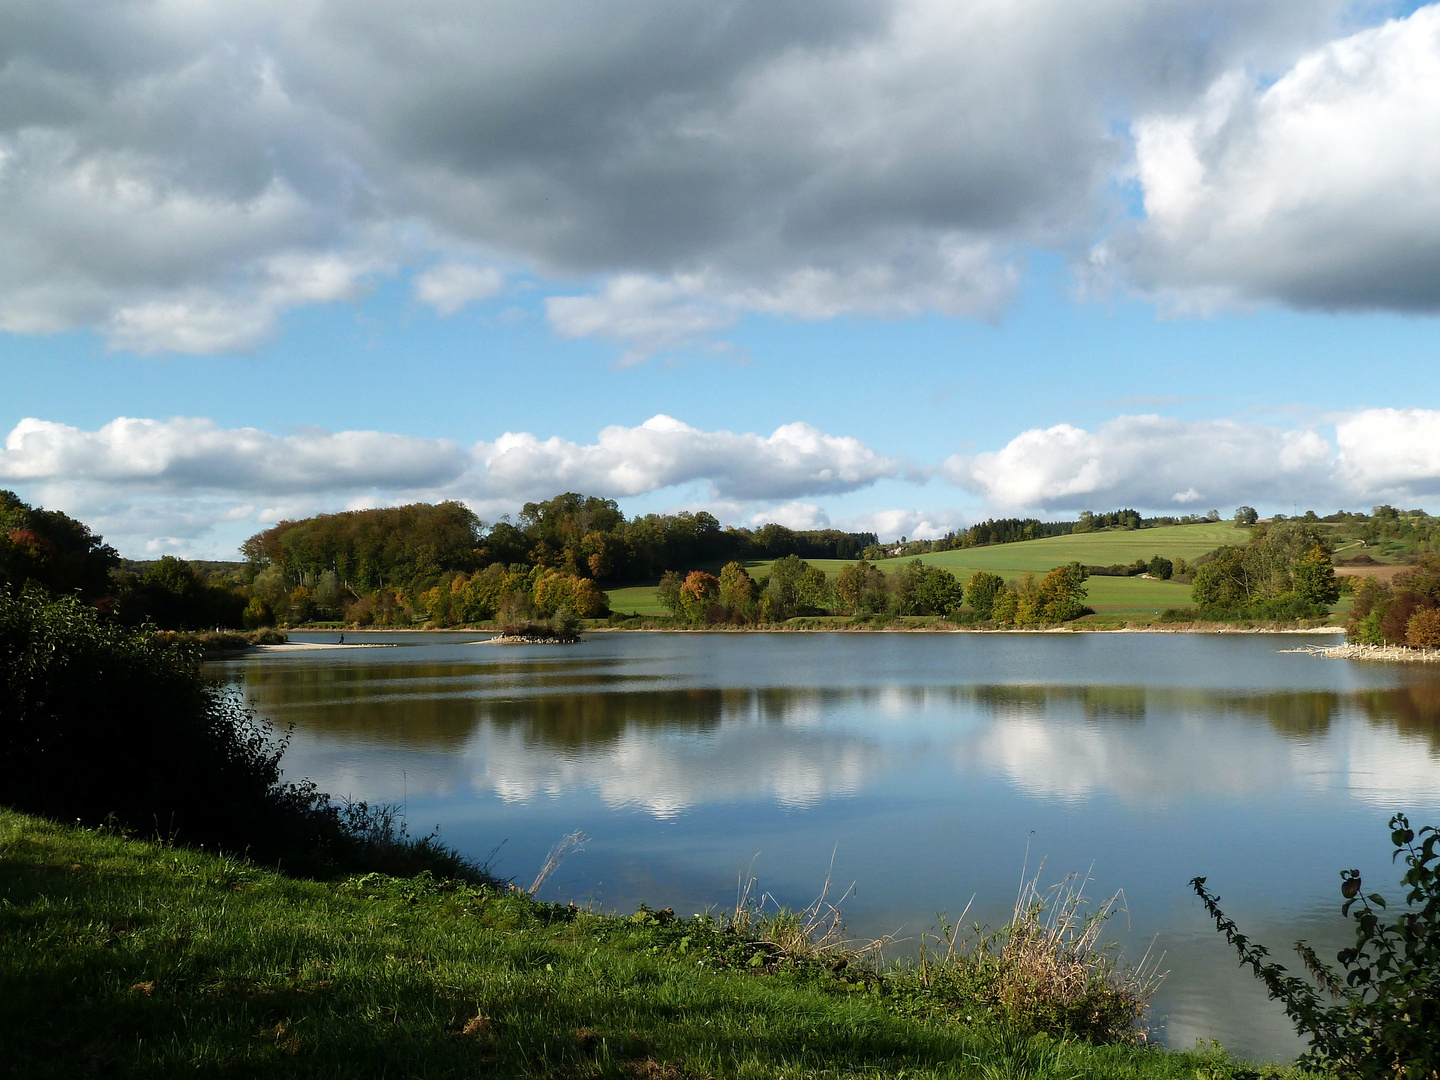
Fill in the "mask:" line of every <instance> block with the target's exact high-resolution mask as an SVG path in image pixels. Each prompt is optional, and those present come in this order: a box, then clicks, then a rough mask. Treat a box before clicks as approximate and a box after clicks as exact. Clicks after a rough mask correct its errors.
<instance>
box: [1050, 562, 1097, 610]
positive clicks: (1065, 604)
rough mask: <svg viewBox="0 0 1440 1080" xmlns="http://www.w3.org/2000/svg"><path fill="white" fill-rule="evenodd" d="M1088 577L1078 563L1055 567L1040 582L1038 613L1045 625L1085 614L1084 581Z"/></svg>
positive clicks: (1085, 592) (1085, 594)
mask: <svg viewBox="0 0 1440 1080" xmlns="http://www.w3.org/2000/svg"><path fill="white" fill-rule="evenodd" d="M1089 576H1090V575H1089V573H1088V572H1087V571H1086V570H1085V567H1083V566H1081V565H1080V564H1079V563H1078V562H1072V563H1068V564H1067V565H1065V566H1057V567H1055V569H1053V570H1051V571H1050V572H1049V573H1048V574H1046V575H1045V577H1044V578H1043V579H1041V581H1040V585H1039V588H1038V590H1037V591H1038V594H1039V604H1038V608H1039V613H1040V618H1041V620H1042V621H1044V622H1047V623H1062V622H1069V621H1070V620H1071V619H1078V618H1079V617H1080V616H1081V615H1084V614H1085V612H1086V608H1085V599H1086V596H1087V591H1086V588H1085V579H1086V578H1088V577H1089Z"/></svg>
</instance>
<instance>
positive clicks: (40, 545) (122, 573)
mask: <svg viewBox="0 0 1440 1080" xmlns="http://www.w3.org/2000/svg"><path fill="white" fill-rule="evenodd" d="M242 582H243V575H241V576H240V577H238V578H237V577H235V576H233V575H231V576H228V577H227V576H225V575H224V573H223V572H217V569H216V568H213V567H206V566H204V564H201V565H200V566H196V565H192V564H189V563H186V562H184V561H183V560H180V559H176V558H174V557H173V556H169V555H167V556H165V557H164V558H162V559H159V560H156V561H154V562H150V563H145V564H137V563H132V562H130V561H129V560H126V559H122V558H120V556H119V555H118V554H117V553H116V551H115V549H114V548H112V547H111V546H110V545H109V544H107V543H105V542H104V539H103V538H102V537H99V536H96V535H95V534H94V533H92V532H91V531H90V529H89V527H88V526H86V525H85V524H84V523H82V522H79V521H76V520H75V519H74V518H72V517H70V516H69V515H67V514H63V513H61V512H60V511H58V510H44V509H40V508H38V507H33V506H31V505H29V504H28V503H26V502H25V501H23V500H22V499H21V498H20V497H19V496H17V495H16V494H15V493H14V492H13V491H0V585H4V586H8V587H9V589H10V590H11V591H15V592H19V591H23V590H24V589H25V588H26V587H27V586H28V587H29V588H31V589H33V590H38V591H39V592H42V593H44V594H46V595H47V596H57V597H58V596H73V597H77V598H79V599H80V600H82V601H83V602H85V603H87V604H89V605H91V606H92V607H95V608H96V609H98V610H99V611H100V612H102V613H103V614H105V615H108V616H110V617H112V618H113V619H114V620H115V621H117V622H119V623H121V624H122V625H125V626H140V625H142V624H144V623H152V624H154V625H155V626H158V627H162V628H164V629H170V630H201V629H205V628H207V627H216V626H239V625H240V620H241V612H242V611H244V609H245V604H246V598H245V596H244V595H243V594H242V593H241V592H237V591H236V586H237V585H241V584H242Z"/></svg>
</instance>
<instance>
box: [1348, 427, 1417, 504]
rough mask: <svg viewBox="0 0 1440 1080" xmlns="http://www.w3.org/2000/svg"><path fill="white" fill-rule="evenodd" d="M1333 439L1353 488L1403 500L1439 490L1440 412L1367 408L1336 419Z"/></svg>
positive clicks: (1349, 483)
mask: <svg viewBox="0 0 1440 1080" xmlns="http://www.w3.org/2000/svg"><path fill="white" fill-rule="evenodd" d="M1335 441H1336V443H1337V444H1338V445H1339V447H1340V461H1339V466H1340V467H1339V472H1340V475H1341V476H1342V477H1343V478H1344V481H1345V483H1346V484H1348V485H1349V486H1350V487H1351V488H1352V489H1354V490H1357V491H1366V492H1371V493H1374V494H1375V495H1376V496H1377V497H1379V496H1382V495H1383V496H1385V497H1387V498H1395V499H1402V500H1413V499H1417V498H1432V499H1433V498H1435V497H1436V496H1437V495H1440V412H1436V411H1435V410H1432V409H1366V410H1365V411H1364V412H1360V413H1356V414H1354V415H1353V416H1349V417H1346V418H1345V419H1342V420H1341V421H1340V422H1339V423H1337V424H1336V425H1335Z"/></svg>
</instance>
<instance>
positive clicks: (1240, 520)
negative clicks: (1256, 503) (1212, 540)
mask: <svg viewBox="0 0 1440 1080" xmlns="http://www.w3.org/2000/svg"><path fill="white" fill-rule="evenodd" d="M1259 520H1260V515H1259V513H1257V512H1256V510H1255V508H1254V507H1253V506H1238V507H1236V508H1235V525H1236V527H1237V528H1239V527H1242V526H1245V525H1254V524H1255V522H1257V521H1259Z"/></svg>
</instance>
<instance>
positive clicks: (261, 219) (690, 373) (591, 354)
mask: <svg viewBox="0 0 1440 1080" xmlns="http://www.w3.org/2000/svg"><path fill="white" fill-rule="evenodd" d="M1266 7H1267V10H1266V11H1264V12H1257V11H1255V10H1252V9H1253V8H1254V5H1247V4H1242V3H1239V2H1238V0H1237V2H1236V3H1219V4H1213V3H1212V4H1198V3H1186V2H1183V0H1153V2H1145V0H1133V2H1121V0H1117V2H1116V3H1115V4H1113V5H1110V6H1109V7H1107V8H1104V9H1097V10H1096V11H1095V12H1092V13H1090V16H1089V17H1088V18H1080V17H1078V16H1077V15H1076V13H1075V12H1073V11H1072V10H1071V9H1070V7H1069V6H1067V5H1064V4H1061V3H1059V2H1058V0H1055V2H1051V0H1026V2H1024V3H1015V4H1000V3H991V2H981V0H976V2H974V3H970V4H958V5H956V4H939V3H932V2H929V0H896V2H894V3H891V4H881V5H869V4H851V3H841V2H838V0H836V2H818V0H817V2H814V3H807V4H797V5H795V6H794V7H793V9H791V10H790V11H789V13H788V14H786V15H784V16H782V15H778V14H776V13H775V12H774V11H773V10H771V9H768V8H766V7H764V6H763V5H752V4H749V3H743V2H740V0H735V2H733V3H730V4H728V5H718V6H716V5H711V6H709V7H706V6H701V5H695V6H690V5H684V4H681V5H670V6H664V5H658V4H650V3H648V2H640V0H631V2H628V3H619V2H615V3H605V4H600V5H596V9H597V10H599V11H600V12H601V14H603V15H608V16H609V17H610V21H609V22H606V21H605V19H602V18H600V15H596V16H595V17H596V18H597V20H599V22H598V23H597V24H596V25H597V26H599V27H600V29H597V28H596V26H587V25H573V26H572V25H570V22H573V21H574V20H570V19H568V17H567V19H560V20H559V21H556V19H557V18H558V16H559V14H560V13H562V12H563V11H567V10H569V9H560V8H557V9H555V10H551V9H550V8H548V7H547V6H546V5H540V6H537V7H536V8H534V9H533V10H531V11H530V12H528V13H519V12H517V11H514V10H511V9H507V8H504V7H501V6H498V5H497V6H495V7H491V6H489V5H485V4H478V5H458V4H450V3H448V2H445V0H432V2H427V3H424V4H420V5H418V6H417V7H416V8H414V9H413V12H412V18H411V21H410V23H409V24H405V25H402V24H400V23H396V22H395V21H394V20H396V19H398V18H399V16H398V14H397V13H396V12H394V11H392V10H391V9H390V8H389V7H387V6H386V5H382V4H376V5H350V6H346V7H343V8H342V7H337V6H332V5H329V4H325V3H319V2H316V3H312V4H303V5H279V4H276V5H273V6H272V5H268V4H259V5H245V6H241V5H227V4H217V5H214V6H213V8H212V9H210V10H208V11H207V12H205V13H204V14H203V15H202V14H196V13H188V14H187V13H183V12H177V11H171V10H169V9H160V8H156V7H154V6H153V5H142V4H134V5H131V4H125V3H122V4H117V5H116V6H115V9H114V11H113V13H112V15H111V20H112V21H111V24H110V25H100V26H94V25H89V24H85V23H84V21H83V16H84V12H83V10H82V9H81V8H80V7H79V6H78V5H75V6H72V5H68V4H57V5H54V6H53V8H52V9H50V10H48V11H46V12H44V13H34V12H32V13H29V15H28V16H22V14H20V13H16V12H11V13H9V14H6V15H4V16H0V40H8V41H11V42H14V43H16V44H14V45H12V46H11V47H10V48H9V49H8V51H7V52H6V53H5V54H4V56H3V63H4V66H3V68H0V99H4V100H6V101H8V102H9V103H10V104H9V105H8V106H6V107H5V108H3V109H0V205H3V206H8V207H9V209H8V210H4V209H0V244H3V245H4V248H5V251H6V258H5V260H4V263H5V268H4V269H0V381H3V386H4V387H5V391H4V393H3V394H0V428H3V430H4V431H5V432H7V433H8V438H7V441H6V445H5V449H4V450H3V451H0V484H3V485H5V486H9V487H13V488H14V489H16V490H17V491H19V492H20V493H21V494H22V495H23V496H24V497H26V498H28V499H30V500H31V501H34V502H38V503H43V504H45V505H50V506H56V507H59V508H61V509H65V510H67V511H68V512H70V513H73V514H76V515H77V516H80V517H82V519H84V520H86V521H88V522H91V523H92V524H93V525H95V527H96V528H97V529H98V530H99V531H101V532H104V533H105V535H106V536H107V538H109V539H111V540H112V541H113V542H115V543H116V545H117V546H118V547H119V548H120V549H121V550H122V552H123V553H125V554H127V555H133V556H136V557H143V556H145V555H153V554H156V553H160V552H166V551H174V552H177V553H180V554H186V555H203V556H212V557H227V556H229V555H231V554H232V553H233V551H234V549H235V546H236V545H237V544H238V542H239V541H240V540H241V539H243V538H244V537H245V536H247V535H249V534H250V533H251V532H254V531H257V530H258V529H259V528H262V527H264V526H266V525H268V524H271V523H272V522H273V521H274V520H276V519H277V518H278V517H279V516H298V515H304V514H309V513H314V512H321V511H333V510H337V509H343V508H346V507H355V506H364V505H376V504H380V503H387V502H396V501H408V500H410V499H414V498H427V499H434V498H462V499H464V500H465V501H467V502H468V503H470V504H471V505H472V506H473V507H474V508H475V509H476V510H477V512H479V513H480V514H481V516H482V517H484V518H486V519H489V520H493V519H494V518H496V517H498V516H499V515H500V514H503V513H507V512H512V513H513V512H514V510H515V509H517V508H518V506H519V505H520V504H521V503H522V502H524V501H526V500H527V499H531V498H543V497H546V496H548V495H550V494H553V493H557V492H559V491H561V490H566V489H580V490H584V491H586V492H589V493H594V494H600V495H605V496H610V497H615V498H617V499H619V500H620V502H621V505H622V506H623V507H624V508H625V509H626V510H627V511H629V512H632V513H634V512H640V511H648V510H671V509H676V508H682V507H692V508H701V507H704V508H708V509H711V510H712V511H713V512H715V513H716V514H717V516H719V517H720V518H721V519H722V520H723V521H726V522H727V523H735V524H750V523H756V522H759V521H763V520H770V519H775V520H781V521H785V522H786V523H789V524H793V525H797V526H809V525H825V524H835V525H838V526H841V527H855V528H873V529H875V530H876V531H878V532H880V533H882V534H883V535H886V536H892V535H901V534H908V535H930V534H935V533H938V532H943V531H944V530H945V529H947V528H951V527H955V526H957V525H963V524H965V523H967V522H970V521H973V520H976V519H979V518H983V517H986V516H990V515H992V514H1007V515H1008V514H1032V513H1033V514H1037V515H1040V516H1067V515H1072V514H1073V513H1074V512H1075V511H1077V510H1079V509H1083V508H1087V507H1089V508H1093V509H1105V508H1110V507H1113V506H1119V505H1133V506H1137V507H1140V508H1142V509H1145V510H1150V511H1158V512H1166V513H1184V512H1195V511H1199V512H1204V511H1205V510H1208V509H1211V508H1212V507H1213V508H1218V509H1219V510H1221V512H1222V513H1227V514H1228V513H1229V512H1230V510H1232V509H1233V507H1234V506H1235V505H1237V504H1239V503H1251V504H1253V505H1256V506H1259V507H1261V508H1262V509H1264V510H1284V511H1286V512H1289V511H1290V510H1291V509H1292V508H1295V507H1299V508H1300V509H1305V508H1308V507H1311V506H1313V507H1315V508H1316V509H1319V510H1322V511H1327V510H1331V509H1335V508H1338V507H1341V506H1348V507H1353V508H1368V506H1370V505H1372V504H1373V503H1374V502H1379V501H1392V502H1398V503H1402V504H1404V505H1407V506H1413V505H1420V506H1425V507H1427V508H1429V509H1432V510H1433V509H1437V508H1440V380H1437V379H1436V377H1435V372H1436V370H1437V368H1436V362H1437V360H1440V319H1437V312H1440V255H1437V252H1440V150H1437V149H1435V148H1436V147H1440V8H1437V7H1436V6H1435V5H1419V6H1416V5H1406V6H1404V7H1401V8H1396V7H1395V6H1394V5H1390V4H1364V3H1361V4H1346V3H1333V4H1327V3H1318V4H1317V3H1313V2H1310V3H1305V4H1298V3H1297V4H1286V3H1277V4H1274V5H1267V6H1266ZM588 10H589V9H587V11H588ZM362 16H363V17H362ZM7 20H8V21H10V22H12V23H14V24H15V25H13V26H11V27H10V29H9V31H8V32H7V31H6V30H5V28H4V26H3V23H4V22H5V21H7ZM439 26H448V27H451V28H452V29H453V31H454V32H453V34H451V35H450V37H449V38H446V37H445V36H443V35H442V36H440V37H438V38H437V37H436V36H435V35H428V34H424V33H420V32H419V31H421V30H424V29H426V28H427V27H439ZM107 35H108V37H107ZM107 40H124V41H126V42H128V43H129V48H127V49H120V50H117V51H115V53H114V54H111V53H107V51H106V49H105V43H106V41H107ZM497 41H498V42H499V44H497ZM437 42H438V43H437ZM672 54H673V55H672ZM1147 58H1148V59H1147ZM492 69H494V70H495V71H497V72H498V74H495V75H493V76H491V75H488V74H480V75H477V74H475V72H476V71H480V72H482V73H486V72H490V71H491V70H492ZM657 416H662V417H668V418H671V421H659V422H657V421H654V420H652V418H655V417H657ZM122 418H130V420H132V421H142V422H143V423H124V422H120V421H121V419H122ZM672 421H673V422H672ZM602 430H608V434H606V435H603V436H602ZM507 432H508V433H512V434H514V435H517V436H520V438H519V439H518V440H516V439H512V440H510V441H508V442H504V441H499V440H500V439H501V436H502V435H504V434H505V433H507ZM347 433H372V434H370V435H355V434H347Z"/></svg>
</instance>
